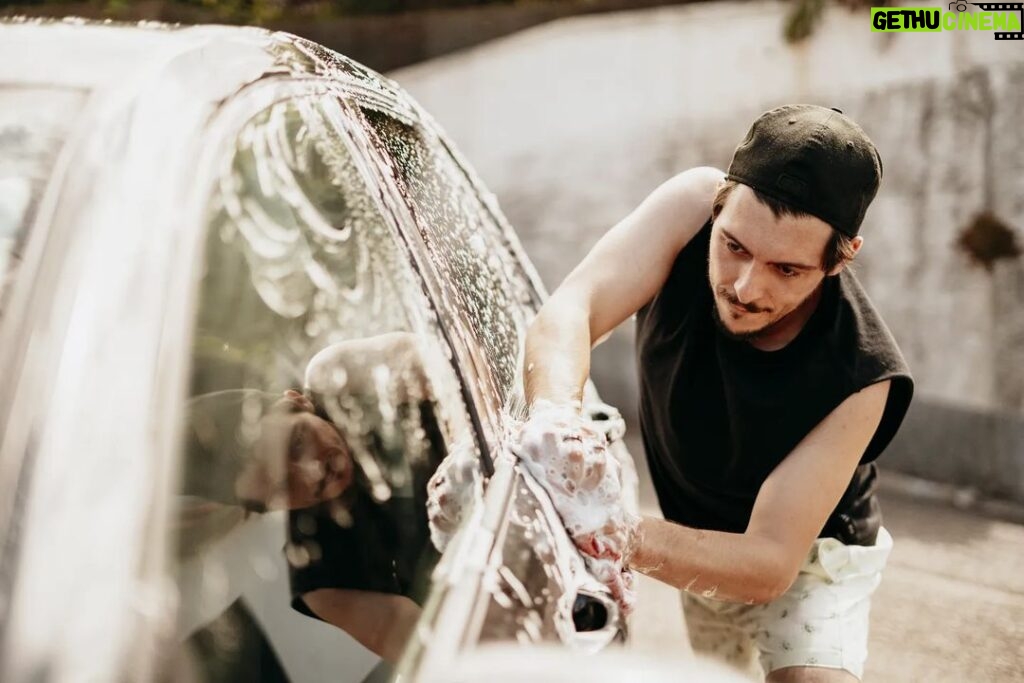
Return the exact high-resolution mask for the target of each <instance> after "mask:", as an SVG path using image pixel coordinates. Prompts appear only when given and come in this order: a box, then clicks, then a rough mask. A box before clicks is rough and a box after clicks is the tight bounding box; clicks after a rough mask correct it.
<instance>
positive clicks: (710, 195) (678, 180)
mask: <svg viewBox="0 0 1024 683" xmlns="http://www.w3.org/2000/svg"><path fill="white" fill-rule="evenodd" d="M724 179H725V172H724V171H722V170H720V169H717V168H715V167H713V166H695V167H693V168H688V169H686V170H685V171H681V172H679V173H677V174H676V175H674V176H672V177H671V178H669V179H668V180H667V181H666V182H665V188H666V189H667V190H668V191H669V193H670V194H671V196H672V197H673V199H674V200H675V201H678V202H680V204H681V205H682V208H685V209H686V210H687V212H688V213H689V212H693V213H694V214H697V215H702V216H703V215H706V216H708V217H710V216H711V205H712V202H713V201H714V199H715V194H716V193H717V191H718V186H719V183H721V182H722V181H723V180H724Z"/></svg>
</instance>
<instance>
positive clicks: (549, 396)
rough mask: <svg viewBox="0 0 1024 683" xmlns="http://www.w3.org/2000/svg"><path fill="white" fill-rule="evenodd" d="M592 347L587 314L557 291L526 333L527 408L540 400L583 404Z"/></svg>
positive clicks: (524, 382)
mask: <svg viewBox="0 0 1024 683" xmlns="http://www.w3.org/2000/svg"><path fill="white" fill-rule="evenodd" d="M590 346H591V344H590V320H589V316H588V314H587V312H586V311H585V310H584V309H582V308H580V307H578V306H576V305H574V304H572V303H570V302H568V300H566V299H563V298H560V297H559V296H558V293H557V292H556V294H555V295H554V296H553V297H552V298H551V299H549V300H548V302H547V303H546V304H545V305H544V307H543V308H542V309H541V311H540V313H538V314H537V317H536V318H534V320H533V323H531V325H530V328H529V330H528V331H527V333H526V352H525V358H524V368H523V390H524V393H525V397H526V405H527V406H532V405H533V403H534V401H536V400H538V399H546V400H549V401H554V402H556V403H561V402H576V403H578V402H580V401H581V400H582V398H583V385H584V384H585V383H586V381H587V375H588V374H589V372H590Z"/></svg>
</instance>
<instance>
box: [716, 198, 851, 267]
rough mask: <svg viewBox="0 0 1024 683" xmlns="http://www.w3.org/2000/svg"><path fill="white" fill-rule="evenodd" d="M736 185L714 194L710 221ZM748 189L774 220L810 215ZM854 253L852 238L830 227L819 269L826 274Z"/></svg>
mask: <svg viewBox="0 0 1024 683" xmlns="http://www.w3.org/2000/svg"><path fill="white" fill-rule="evenodd" d="M737 185H739V182H737V181H735V180H726V181H725V184H724V185H722V187H720V188H719V189H718V192H717V193H716V194H715V200H714V202H712V204H711V220H715V219H717V218H718V214H720V213H721V212H722V207H724V206H725V200H726V199H728V198H729V194H730V193H731V192H732V191H733V189H734V188H735V187H736V186H737ZM748 187H749V186H748ZM750 189H751V190H752V191H753V192H754V196H755V197H757V201H759V202H761V203H762V204H764V205H765V206H767V207H768V208H769V209H770V210H771V212H772V215H773V216H775V217H776V218H782V217H783V216H790V217H792V218H803V217H804V216H810V215H811V214H809V213H807V212H806V211H801V210H799V209H794V208H793V207H791V206H789V205H788V204H784V203H783V202H780V201H779V200H777V199H774V198H773V197H769V196H768V195H766V194H764V193H763V192H760V191H758V190H756V189H754V188H752V187H751V188H750ZM830 227H831V226H830ZM856 253H857V252H856V250H855V249H854V248H853V238H851V237H847V236H846V235H844V234H843V233H841V232H839V231H838V230H836V229H835V227H832V235H831V236H830V237H829V238H828V243H827V244H826V245H825V253H824V254H822V257H821V269H822V270H823V271H825V272H826V273H828V272H829V271H831V270H832V269H833V268H835V267H836V266H838V265H839V264H840V263H846V262H849V261H852V260H853V256H854V254H856Z"/></svg>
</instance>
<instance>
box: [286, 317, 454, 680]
mask: <svg viewBox="0 0 1024 683" xmlns="http://www.w3.org/2000/svg"><path fill="white" fill-rule="evenodd" d="M306 386H307V387H308V389H309V391H310V393H311V396H312V397H313V402H312V404H315V405H317V406H318V408H319V409H320V410H322V411H323V413H324V414H325V415H326V416H327V417H329V419H330V420H331V422H332V424H333V425H336V426H338V428H339V429H340V432H341V433H342V434H345V435H346V441H347V442H348V445H349V447H350V448H351V453H352V459H353V460H354V462H355V463H356V467H355V481H356V484H357V485H355V486H351V487H349V488H348V489H347V490H346V491H345V492H344V493H343V494H342V495H341V496H340V497H339V498H335V499H331V500H327V501H326V502H324V503H321V504H318V505H316V506H313V507H310V508H306V509H301V510H300V509H293V511H292V513H291V516H290V523H289V538H290V543H291V545H290V548H289V561H290V562H291V565H292V579H291V580H292V590H293V593H294V596H295V597H294V599H293V603H292V604H293V606H294V607H295V608H296V609H298V610H299V611H301V612H303V613H306V614H309V615H310V616H316V617H319V618H321V619H323V620H325V621H328V622H330V623H332V624H335V625H336V626H339V627H341V628H342V629H344V630H345V631H347V632H348V633H349V634H350V635H352V636H353V637H354V638H356V640H358V641H359V642H360V643H362V644H363V645H364V646H366V647H367V648H369V649H370V650H372V651H373V652H375V653H377V654H378V655H380V656H382V657H384V658H385V659H388V660H391V661H395V660H397V658H398V656H399V654H400V653H401V650H402V648H403V647H404V645H405V643H406V641H407V640H408V637H409V634H410V633H411V631H412V627H413V625H414V624H415V621H416V619H417V618H418V616H419V612H420V607H419V604H420V603H422V601H423V599H424V598H425V597H426V589H427V586H428V579H429V574H430V570H431V569H432V568H433V565H434V564H435V563H436V561H437V555H436V553H435V552H434V550H433V547H432V546H431V545H430V542H429V531H428V526H427V519H426V514H425V510H426V483H427V480H428V479H429V477H430V475H431V474H432V473H433V471H434V470H435V469H436V468H437V465H438V463H439V462H440V460H441V458H443V456H444V442H443V439H442V437H441V434H440V431H439V428H438V423H437V419H436V417H435V415H434V406H433V401H432V398H431V397H432V393H431V391H430V388H429V384H428V382H427V378H426V375H425V374H424V372H423V367H422V362H421V360H420V356H419V353H418V350H417V347H416V344H415V337H414V336H412V335H409V334H400V333H395V334H386V335H380V336H377V337H373V338H370V339H366V340H356V341H350V342H344V343H341V344H336V345H334V346H331V347H329V348H327V349H325V350H324V351H322V352H320V353H319V354H317V356H316V357H315V358H314V359H313V360H312V361H311V362H310V364H309V367H308V368H307V371H306Z"/></svg>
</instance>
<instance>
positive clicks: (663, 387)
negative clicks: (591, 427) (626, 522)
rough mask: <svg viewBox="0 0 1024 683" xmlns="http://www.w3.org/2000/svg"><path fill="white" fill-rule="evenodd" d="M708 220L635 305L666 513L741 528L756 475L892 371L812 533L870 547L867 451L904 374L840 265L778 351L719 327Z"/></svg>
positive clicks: (645, 423) (905, 394) (873, 503)
mask: <svg viewBox="0 0 1024 683" xmlns="http://www.w3.org/2000/svg"><path fill="white" fill-rule="evenodd" d="M710 239H711V221H710V220H708V222H707V223H706V224H705V225H704V227H703V228H702V229H701V231H700V232H699V233H698V234H697V235H696V236H695V237H694V238H693V239H692V240H691V241H690V243H689V244H687V245H686V247H685V248H684V249H683V250H682V251H681V252H680V253H679V255H678V256H677V257H676V261H675V263H674V265H673V267H672V271H671V273H670V275H669V277H668V279H667V281H666V282H665V284H664V286H663V287H662V289H661V291H660V292H659V293H658V294H657V295H656V296H655V297H654V299H652V300H651V301H650V302H649V303H648V304H646V305H645V306H644V307H643V308H641V309H640V311H638V312H637V318H636V320H637V323H636V330H637V363H638V365H639V376H640V428H641V433H642V435H643V440H644V446H645V447H646V450H647V457H648V463H649V466H650V469H651V476H652V478H653V480H654V488H655V490H656V492H657V494H658V501H659V503H660V505H661V509H662V513H663V514H664V515H665V518H666V519H669V520H672V521H674V522H679V523H680V524H684V525H686V526H690V527H695V528H701V529H714V530H720V531H731V532H737V533H742V532H743V531H745V530H746V527H747V523H748V522H749V520H750V512H751V510H752V509H753V505H754V499H755V498H756V497H757V493H758V491H759V490H760V488H761V484H762V483H764V481H765V479H766V478H767V477H768V475H769V474H771V472H772V470H774V469H775V467H776V466H777V465H778V464H779V463H780V462H782V460H783V459H784V458H785V457H786V456H787V455H788V454H789V453H790V452H791V451H792V450H793V448H794V447H795V446H796V445H797V444H798V443H799V442H800V441H801V440H802V439H803V438H804V437H805V436H806V435H807V434H808V433H809V432H810V431H811V430H812V429H813V428H814V427H815V425H817V424H818V423H819V422H821V421H822V420H823V419H824V418H825V417H826V416H827V415H828V414H829V413H830V412H832V411H833V410H834V409H835V408H836V407H838V406H839V404H840V403H842V402H843V401H844V400H845V399H846V398H847V397H848V396H850V395H851V394H853V393H856V392H857V391H860V390H861V389H863V388H864V387H867V386H869V385H871V384H874V383H876V382H880V381H883V380H886V379H889V380H891V385H890V390H889V398H888V401H887V403H886V407H885V411H884V413H883V416H882V420H881V422H880V424H879V426H878V429H877V430H876V432H875V434H874V437H873V438H872V439H871V442H870V443H869V444H868V447H867V449H866V450H865V452H864V455H863V456H862V458H861V463H860V465H858V467H857V470H856V472H855V473H854V476H853V478H852V480H851V482H850V485H849V487H848V488H847V490H846V492H845V494H844V495H843V497H842V499H841V500H840V501H839V504H838V505H837V506H836V508H835V510H834V511H833V512H832V514H831V515H830V516H829V519H828V521H827V523H826V524H825V526H824V528H823V529H822V531H821V533H820V534H819V535H820V536H825V537H834V538H838V539H839V540H841V541H842V542H844V543H847V544H856V545H872V544H873V543H874V542H875V536H876V535H877V533H878V528H879V526H880V525H881V512H880V510H879V507H878V502H877V500H876V499H875V493H874V492H875V484H876V477H877V471H876V466H875V464H874V460H875V459H876V458H877V457H878V456H879V454H881V452H882V451H883V450H884V449H885V447H886V446H887V445H888V444H889V442H890V441H891V440H892V437H893V436H894V435H895V434H896V431H897V429H898V428H899V426H900V423H901V422H902V421H903V417H904V415H905V414H906V412H907V408H908V406H909V405H910V399H911V396H912V394H913V381H912V379H911V377H910V372H909V369H908V368H907V365H906V362H905V361H904V360H903V356H902V354H901V353H900V350H899V348H898V347H897V346H896V342H895V340H894V339H893V337H892V334H891V333H890V332H889V330H888V328H887V327H886V326H885V323H884V322H883V321H882V319H881V317H879V315H878V313H877V312H876V311H875V309H874V307H873V306H872V304H871V302H870V300H869V299H868V297H867V295H866V294H865V292H864V290H863V289H862V288H861V286H860V283H859V282H857V279H856V277H855V276H854V275H853V273H852V272H851V271H850V270H849V269H844V270H843V271H842V272H841V273H840V274H839V275H836V276H833V277H826V278H825V280H824V291H823V293H822V298H821V300H820V301H819V304H818V307H817V308H816V309H815V311H814V313H813V314H812V315H811V318H810V319H809V320H808V321H807V323H806V325H805V326H804V328H803V329H802V330H801V331H800V333H799V334H798V335H797V337H796V338H795V339H794V340H793V341H792V342H790V343H789V344H788V345H786V346H785V347H784V348H782V349H780V350H778V351H772V352H765V351H760V350H758V349H756V348H754V347H753V346H751V345H750V344H749V343H747V342H743V341H735V340H732V339H729V338H728V337H726V336H725V335H723V334H722V333H721V332H720V331H719V329H718V326H717V324H716V322H715V319H714V313H713V308H712V307H713V306H714V300H713V297H712V292H711V286H710V284H709V282H708V249H709V245H710Z"/></svg>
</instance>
